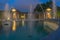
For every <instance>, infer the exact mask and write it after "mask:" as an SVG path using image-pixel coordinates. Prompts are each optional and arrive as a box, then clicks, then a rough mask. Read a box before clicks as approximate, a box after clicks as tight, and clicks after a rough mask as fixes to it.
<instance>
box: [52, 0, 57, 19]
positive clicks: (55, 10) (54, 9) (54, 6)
mask: <svg viewBox="0 0 60 40" xmlns="http://www.w3.org/2000/svg"><path fill="white" fill-rule="evenodd" d="M52 2H53V4H52V5H53V7H52V9H53V19H55V18H56V16H57V15H56V12H57V9H56V4H55V0H52Z"/></svg>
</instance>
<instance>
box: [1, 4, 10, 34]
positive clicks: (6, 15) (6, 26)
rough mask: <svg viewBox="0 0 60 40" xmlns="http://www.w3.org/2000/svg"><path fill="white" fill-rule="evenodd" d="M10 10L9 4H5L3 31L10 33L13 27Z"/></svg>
mask: <svg viewBox="0 0 60 40" xmlns="http://www.w3.org/2000/svg"><path fill="white" fill-rule="evenodd" d="M10 18H11V17H10V10H9V5H8V4H6V5H5V10H4V12H3V20H5V21H2V27H3V31H4V32H5V33H6V34H7V35H8V34H9V32H10V29H11V22H10Z"/></svg>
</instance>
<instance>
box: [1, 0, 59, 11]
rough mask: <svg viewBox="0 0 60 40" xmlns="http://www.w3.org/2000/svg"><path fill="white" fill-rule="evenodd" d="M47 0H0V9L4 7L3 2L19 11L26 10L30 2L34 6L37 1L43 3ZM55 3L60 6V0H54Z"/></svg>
mask: <svg viewBox="0 0 60 40" xmlns="http://www.w3.org/2000/svg"><path fill="white" fill-rule="evenodd" d="M47 1H49V0H0V10H1V9H2V10H3V9H4V7H5V4H6V3H8V4H9V8H16V9H18V10H20V11H25V12H26V11H28V10H29V8H30V5H31V4H32V5H33V7H35V6H36V4H38V3H45V2H47ZM56 5H57V6H60V0H56Z"/></svg>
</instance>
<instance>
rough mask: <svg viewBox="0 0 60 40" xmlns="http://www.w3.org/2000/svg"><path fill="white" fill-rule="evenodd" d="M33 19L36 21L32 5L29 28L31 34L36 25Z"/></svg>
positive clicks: (29, 14)
mask: <svg viewBox="0 0 60 40" xmlns="http://www.w3.org/2000/svg"><path fill="white" fill-rule="evenodd" d="M33 19H34V15H33V9H32V5H31V6H30V12H29V13H28V27H29V31H30V34H32V31H33V25H34V22H33Z"/></svg>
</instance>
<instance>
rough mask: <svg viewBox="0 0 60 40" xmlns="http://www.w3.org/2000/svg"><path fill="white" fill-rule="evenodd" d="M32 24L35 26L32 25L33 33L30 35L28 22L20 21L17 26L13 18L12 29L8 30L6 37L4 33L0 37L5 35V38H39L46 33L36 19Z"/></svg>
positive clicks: (19, 39)
mask: <svg viewBox="0 0 60 40" xmlns="http://www.w3.org/2000/svg"><path fill="white" fill-rule="evenodd" d="M34 24H35V26H34V27H33V33H32V35H30V33H29V26H28V22H26V21H23V22H22V21H20V22H19V26H17V22H16V21H15V20H13V24H12V31H10V32H9V35H8V38H6V36H5V35H4V34H2V35H1V36H2V37H1V36H0V37H1V39H3V38H4V37H5V38H4V39H5V40H6V39H8V40H39V39H40V38H42V37H44V36H45V35H47V33H46V32H45V31H44V30H41V29H42V26H41V25H40V23H39V22H38V21H36V22H35V23H34ZM4 39H3V40H4Z"/></svg>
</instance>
